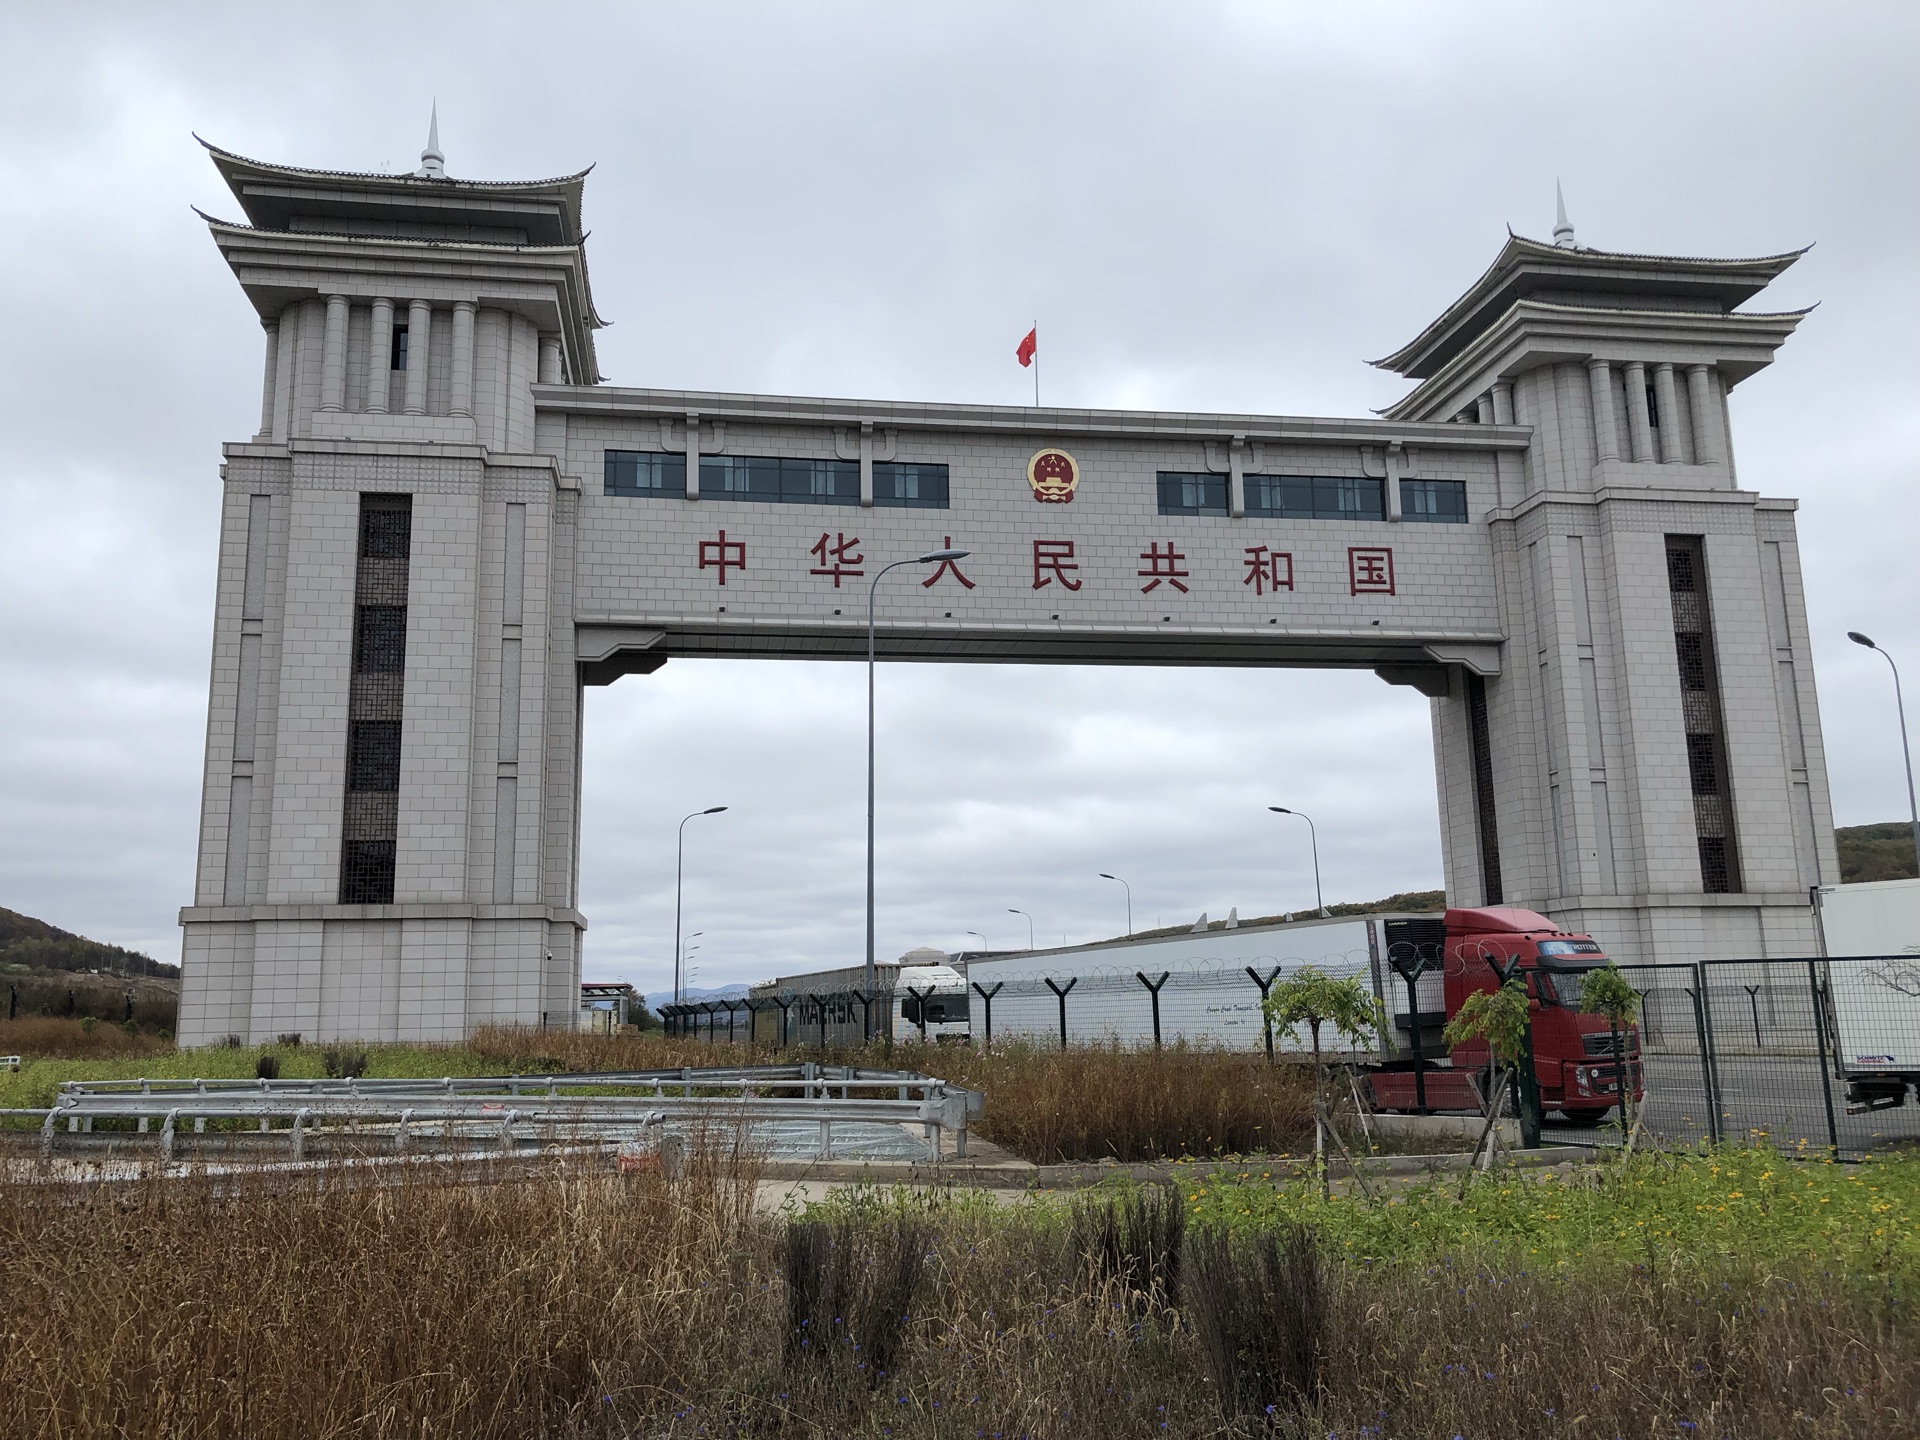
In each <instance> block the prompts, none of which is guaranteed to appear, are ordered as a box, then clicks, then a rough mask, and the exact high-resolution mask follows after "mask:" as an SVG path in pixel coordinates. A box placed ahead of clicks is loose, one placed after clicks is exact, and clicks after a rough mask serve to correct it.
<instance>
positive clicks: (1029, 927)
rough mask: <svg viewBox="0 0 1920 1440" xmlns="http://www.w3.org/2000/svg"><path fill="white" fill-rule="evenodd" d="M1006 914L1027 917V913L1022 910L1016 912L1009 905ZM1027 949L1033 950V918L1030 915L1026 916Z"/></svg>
mask: <svg viewBox="0 0 1920 1440" xmlns="http://www.w3.org/2000/svg"><path fill="white" fill-rule="evenodd" d="M1007 914H1009V915H1027V912H1026V911H1024V910H1016V909H1014V908H1013V907H1012V906H1011V905H1009V906H1008V907H1007ZM1027 949H1029V950H1031V949H1033V916H1031V915H1027Z"/></svg>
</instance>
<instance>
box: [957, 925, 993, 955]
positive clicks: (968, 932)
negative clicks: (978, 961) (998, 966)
mask: <svg viewBox="0 0 1920 1440" xmlns="http://www.w3.org/2000/svg"><path fill="white" fill-rule="evenodd" d="M960 933H961V934H962V935H971V936H973V938H974V939H976V940H978V941H979V942H980V953H981V954H982V955H984V954H986V953H987V937H986V936H984V935H982V934H981V933H980V932H979V931H978V930H962V931H961V932H960Z"/></svg>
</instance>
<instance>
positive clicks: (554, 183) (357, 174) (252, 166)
mask: <svg viewBox="0 0 1920 1440" xmlns="http://www.w3.org/2000/svg"><path fill="white" fill-rule="evenodd" d="M193 138H194V139H195V140H197V141H199V142H200V144H201V145H202V146H204V147H205V148H206V151H207V153H208V154H210V155H211V156H213V159H214V164H215V165H217V166H219V167H220V171H221V173H222V174H223V175H224V174H226V173H227V166H229V165H230V166H233V167H235V168H238V167H242V166H244V167H245V168H247V169H249V170H251V171H253V172H255V173H256V174H259V175H267V176H273V177H274V178H276V179H283V180H353V181H361V182H364V181H368V180H374V181H388V182H391V183H393V184H398V185H406V186H409V187H420V186H429V185H444V186H447V187H448V188H450V189H455V190H501V191H512V190H552V189H556V188H559V187H564V186H572V187H575V188H578V187H580V186H581V185H583V184H584V183H585V181H586V178H587V176H589V175H590V174H592V173H593V166H591V165H589V166H587V168H586V169H584V170H576V171H575V172H574V173H573V174H571V175H555V176H553V177H552V178H550V179H547V180H459V179H455V178H454V177H453V176H450V175H446V176H437V177H434V178H432V179H429V178H427V177H426V176H423V175H414V174H410V173H404V172H403V173H401V174H398V175H394V174H386V173H383V172H381V171H377V170H306V169H301V168H299V167H297V166H293V165H275V164H272V163H271V162H269V161H266V160H255V159H252V158H251V157H249V156H246V155H240V154H236V153H235V152H234V151H232V150H223V149H221V148H220V147H219V146H218V145H215V144H214V143H213V142H212V141H211V140H206V139H202V138H201V137H200V136H198V135H195V136H194V137H193ZM223 161H224V162H226V163H225V164H222V163H221V162H223ZM229 183H231V181H229Z"/></svg>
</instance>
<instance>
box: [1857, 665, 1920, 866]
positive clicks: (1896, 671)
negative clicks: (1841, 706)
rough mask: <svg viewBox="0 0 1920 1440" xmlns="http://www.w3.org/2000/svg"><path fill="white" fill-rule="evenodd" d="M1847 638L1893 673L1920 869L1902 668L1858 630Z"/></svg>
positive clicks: (1918, 814)
mask: <svg viewBox="0 0 1920 1440" xmlns="http://www.w3.org/2000/svg"><path fill="white" fill-rule="evenodd" d="M1847 638H1848V639H1849V640H1851V641H1853V643H1854V644H1856V645H1864V646H1866V647H1867V649H1869V650H1872V651H1875V652H1877V653H1878V654H1879V656H1880V658H1881V659H1883V660H1885V661H1886V662H1887V666H1888V668H1889V669H1891V670H1892V671H1893V703H1894V708H1895V709H1896V710H1897V711H1898V713H1899V716H1900V753H1901V754H1902V755H1903V756H1905V757H1906V761H1907V814H1908V816H1909V817H1910V818H1911V819H1912V821H1913V863H1914V864H1915V866H1917V867H1920V805H1916V804H1915V803H1914V799H1913V750H1912V748H1911V747H1910V746H1909V745H1908V744H1907V702H1906V699H1905V698H1904V697H1903V696H1902V695H1901V693H1900V667H1899V666H1898V665H1895V664H1894V663H1893V656H1891V655H1889V654H1887V652H1886V651H1884V650H1882V649H1880V647H1879V646H1878V645H1876V644H1874V643H1873V641H1871V640H1869V639H1868V638H1867V637H1866V636H1864V635H1862V634H1861V633H1860V632H1859V631H1858V630H1849V631H1848V632H1847ZM1915 873H1916V874H1920V869H1916V871H1915Z"/></svg>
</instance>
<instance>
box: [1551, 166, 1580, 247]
mask: <svg viewBox="0 0 1920 1440" xmlns="http://www.w3.org/2000/svg"><path fill="white" fill-rule="evenodd" d="M1553 216H1554V219H1553V243H1554V244H1556V245H1558V246H1559V247H1560V248H1561V249H1563V250H1578V249H1579V248H1580V244H1579V242H1578V241H1576V240H1575V239H1574V238H1573V222H1572V221H1571V220H1569V219H1567V197H1566V196H1565V195H1563V194H1562V193H1561V191H1560V182H1559V180H1558V179H1555V181H1554V182H1553Z"/></svg>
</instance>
